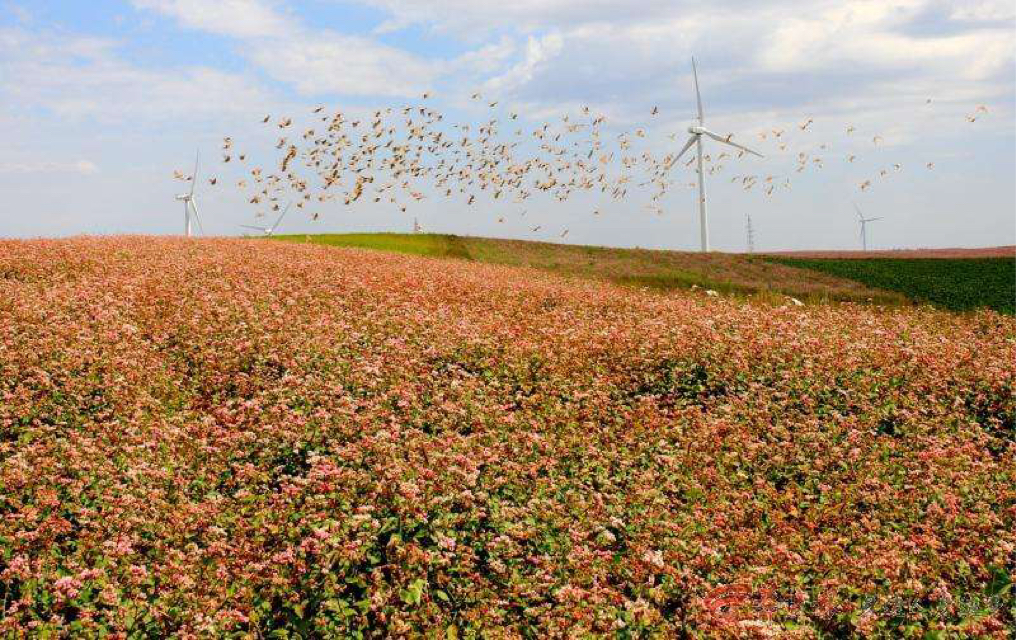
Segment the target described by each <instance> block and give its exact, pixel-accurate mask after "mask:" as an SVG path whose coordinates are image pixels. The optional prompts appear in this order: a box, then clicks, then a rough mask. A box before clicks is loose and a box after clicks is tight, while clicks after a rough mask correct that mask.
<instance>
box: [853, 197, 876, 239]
mask: <svg viewBox="0 0 1016 640" xmlns="http://www.w3.org/2000/svg"><path fill="white" fill-rule="evenodd" d="M854 211H856V212H857V218H858V220H860V222H861V250H862V251H867V250H868V223H869V222H874V221H876V220H881V219H882V218H881V217H878V218H865V217H864V214H863V213H861V208H860V207H858V206H857V203H854Z"/></svg>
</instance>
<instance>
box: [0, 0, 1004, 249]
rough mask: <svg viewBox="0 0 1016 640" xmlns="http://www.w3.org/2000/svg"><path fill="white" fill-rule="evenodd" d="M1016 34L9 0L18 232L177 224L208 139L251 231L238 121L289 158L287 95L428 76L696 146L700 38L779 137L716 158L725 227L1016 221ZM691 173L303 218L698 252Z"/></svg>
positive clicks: (887, 234)
mask: <svg viewBox="0 0 1016 640" xmlns="http://www.w3.org/2000/svg"><path fill="white" fill-rule="evenodd" d="M1014 49H1016V8H1014V5H1013V3H1012V2H1011V0H898V1H895V2H894V1H892V0H872V1H867V0H865V1H859V0H836V1H833V0H828V1H827V0H752V1H750V2H749V1H748V0H727V1H720V2H688V1H686V0H516V1H514V2H504V1H503V0H502V1H499V2H492V1H487V0H357V1H353V0H346V1H340V0H303V1H300V2H281V1H278V0H89V2H81V1H80V0H64V1H58V0H31V1H28V0H0V130H2V131H3V132H4V134H5V135H4V138H5V140H4V144H3V145H2V146H0V194H2V199H0V237H63V236H71V235H79V234H179V233H181V231H182V228H183V213H182V211H181V205H180V203H179V202H176V201H175V200H174V195H175V194H177V193H179V192H181V191H184V190H186V186H184V185H183V184H182V183H181V182H180V181H178V180H174V178H173V172H174V171H182V172H185V173H187V172H190V171H191V169H192V165H193V158H194V155H195V152H196V150H200V152H201V154H202V157H203V163H202V169H201V175H202V180H201V181H199V183H198V187H197V197H198V202H199V206H200V208H201V218H202V228H203V231H204V233H206V234H207V235H217V236H218V235H239V234H240V233H241V232H242V231H243V229H242V228H241V227H240V226H239V225H241V224H253V223H255V222H256V220H257V219H256V218H255V215H256V213H257V211H256V210H255V209H254V205H251V204H249V203H248V202H246V200H245V199H244V198H243V197H242V195H241V194H240V193H239V192H238V190H237V189H235V188H231V186H230V185H231V184H232V182H233V181H234V178H235V176H230V175H229V171H232V170H233V167H223V166H221V151H220V150H221V146H222V138H223V136H231V137H232V138H233V139H234V140H235V141H236V144H237V146H238V147H240V146H242V147H243V148H245V149H249V151H248V152H249V153H250V154H251V157H252V159H253V160H255V161H256V160H258V159H264V160H265V161H266V162H271V161H272V159H274V158H276V156H275V155H274V149H273V148H272V147H271V141H270V140H269V138H271V137H272V136H273V135H274V133H273V132H271V131H266V129H265V127H264V125H262V123H261V121H262V119H263V117H264V116H265V115H267V114H273V116H281V115H284V114H285V115H290V116H292V117H294V118H296V119H297V120H298V121H302V120H305V119H308V118H309V115H310V112H311V110H312V109H313V108H316V107H318V106H326V107H327V108H328V109H329V110H334V109H340V110H343V111H344V112H347V113H352V114H356V113H367V112H370V111H373V110H374V109H380V108H387V107H391V108H396V107H401V106H403V105H417V104H420V101H421V99H422V94H423V93H424V92H428V93H431V94H432V95H433V97H432V98H430V99H429V100H428V103H427V104H428V106H430V107H431V108H434V109H437V110H439V111H441V112H442V113H444V114H445V116H446V118H447V119H448V121H453V122H459V123H472V124H473V125H474V126H475V125H476V124H479V123H483V122H485V121H487V120H488V119H489V118H490V117H501V118H503V117H504V115H505V114H506V113H508V112H509V111H511V112H517V113H518V114H520V118H519V122H520V123H522V124H523V125H524V126H527V127H530V128H531V127H535V126H538V125H540V124H541V123H544V122H556V123H560V122H561V119H562V117H564V116H567V115H571V116H572V117H575V116H576V115H577V114H579V113H580V109H582V108H583V107H586V106H588V107H589V108H590V110H591V112H592V113H595V114H602V115H604V116H605V117H606V118H607V120H606V124H605V127H606V130H607V131H610V132H616V133H620V132H623V131H634V130H636V129H638V128H644V129H645V131H646V138H645V141H644V144H645V145H647V147H648V148H651V149H652V150H654V151H658V152H660V153H666V152H668V151H676V150H678V149H679V148H680V146H682V145H683V142H684V139H685V138H686V137H687V133H686V131H687V127H688V126H689V124H691V121H692V120H693V118H694V116H695V93H694V85H693V83H692V76H691V65H690V59H691V57H692V56H695V58H696V59H697V61H698V65H699V72H700V81H701V89H702V94H703V101H704V104H705V111H706V121H707V125H708V126H709V127H710V128H711V129H713V130H715V131H718V132H722V133H723V134H725V135H726V134H728V133H734V134H735V136H736V138H735V139H736V140H737V141H739V142H741V143H743V144H748V145H750V146H753V147H756V148H759V149H760V150H761V151H763V153H764V155H765V156H766V157H765V158H763V159H758V158H754V157H751V156H746V157H745V158H741V159H739V160H736V161H733V160H732V161H731V162H730V165H729V166H726V167H725V168H724V169H723V170H722V171H718V172H717V173H716V174H714V175H707V176H706V178H707V188H708V190H709V207H710V209H709V221H710V231H711V236H712V241H713V248H714V249H717V250H721V251H744V250H745V249H746V246H747V235H746V226H745V225H746V219H747V216H750V219H751V224H752V227H753V231H754V244H755V249H756V250H758V251H775V250H790V249H854V248H857V247H858V246H859V244H860V239H859V226H858V221H857V214H856V213H855V210H854V206H855V205H856V206H857V207H859V208H860V209H861V210H862V211H863V212H864V213H865V215H867V216H871V217H881V218H882V219H881V220H879V221H877V222H874V223H872V224H871V225H870V227H869V246H870V247H871V248H877V249H890V248H917V247H954V246H971V247H973V246H994V245H1003V244H1016V187H1014V184H1016V180H1014V176H1016V61H1014ZM474 92H481V93H482V94H483V96H484V98H485V99H484V100H483V101H482V103H481V102H480V101H475V100H470V95H472V94H473V93H474ZM487 100H490V101H494V100H496V101H498V103H499V107H498V110H497V112H496V113H494V114H492V113H491V110H490V108H489V107H488V102H487ZM654 107H655V108H657V110H658V114H657V115H651V110H652V109H653V108H654ZM809 120H811V121H812V122H811V123H810V124H808V126H807V127H806V128H805V129H801V128H800V127H801V126H802V125H803V124H804V123H806V122H808V121H809ZM848 127H849V128H852V132H851V133H847V129H848ZM773 130H783V131H786V133H785V134H784V136H783V137H782V138H781V139H782V140H783V141H784V144H786V148H785V149H780V148H779V147H778V144H777V141H776V140H775V137H774V136H773V135H772V131H773ZM761 134H765V135H766V138H765V139H763V138H762V137H761ZM876 136H877V137H878V138H877V140H876ZM707 151H713V152H714V153H718V152H719V150H718V149H716V150H713V149H711V148H708V145H707ZM799 153H806V154H807V158H808V161H807V164H808V167H807V169H806V170H804V171H801V172H798V171H797V170H796V169H797V167H798V166H799V165H798V154H799ZM850 156H854V160H853V161H849V160H848V158H849V157H850ZM815 158H820V159H821V161H820V162H819V163H816V162H814V159H815ZM896 165H899V166H898V167H897V166H896ZM883 170H884V171H886V175H885V176H882V175H881V172H882V171H883ZM681 171H682V173H680V174H679V175H678V176H677V178H676V179H675V185H674V188H673V189H671V190H670V192H669V193H668V195H667V196H666V197H665V198H664V200H663V201H662V202H661V203H660V210H659V211H656V210H651V209H649V208H647V206H646V204H647V202H648V201H649V197H650V195H651V193H650V191H648V190H642V191H641V192H640V191H639V190H638V189H635V188H634V187H633V189H632V193H631V194H630V195H629V196H628V197H627V198H626V199H625V200H624V201H621V202H617V201H614V200H612V199H610V198H607V197H605V196H603V195H602V194H599V192H591V193H586V194H581V195H579V196H577V197H575V198H573V199H570V200H568V201H566V202H558V201H555V200H551V199H544V200H541V199H539V198H535V199H533V200H532V201H529V202H526V203H524V205H523V204H519V203H512V202H495V201H492V200H489V199H483V198H481V199H478V201H477V202H476V203H474V204H473V205H471V206H470V205H467V204H466V202H465V200H464V198H461V197H460V198H450V199H446V198H442V197H439V196H438V194H437V193H431V192H428V194H427V197H426V198H424V200H422V201H420V202H419V203H414V204H412V205H411V206H410V207H409V208H408V210H407V211H406V212H402V211H400V210H399V208H398V207H395V206H394V205H390V204H386V203H381V204H374V203H373V202H370V203H365V204H362V205H355V206H352V207H346V206H344V205H343V204H342V203H341V202H337V203H336V202H331V203H328V204H327V206H323V207H321V208H319V210H318V211H317V212H318V213H319V214H320V217H319V219H317V220H316V221H315V220H312V219H311V216H310V212H309V210H305V211H298V212H295V213H292V214H290V215H289V216H287V219H286V220H285V221H284V224H283V225H282V227H281V229H280V232H290V233H326V232H348V231H402V232H405V231H409V230H410V229H411V228H412V226H413V220H414V218H416V219H418V220H419V222H420V224H421V225H422V226H423V228H424V229H425V230H427V231H433V232H441V233H457V234H464V235H475V236H488V237H506V238H520V239H532V240H544V241H562V242H563V241H567V242H571V243H578V244H596V245H609V246H641V247H646V248H662V249H677V250H693V249H696V248H697V247H698V242H699V240H698V238H699V235H698V234H699V231H698V212H697V197H696V192H695V190H694V189H693V188H691V187H690V186H689V184H690V183H693V182H694V180H695V175H694V174H693V173H692V170H691V169H683V168H682V170H681ZM220 172H221V173H222V174H223V179H222V180H221V181H220V184H219V185H218V186H217V187H212V186H211V185H210V184H209V183H208V182H207V177H208V176H209V175H218V174H219V173H220ZM748 174H752V175H757V176H759V178H760V180H764V179H765V178H766V177H767V176H773V182H774V183H775V184H777V185H779V187H778V188H776V189H774V192H773V194H772V195H769V196H767V195H766V194H765V192H764V190H763V188H760V187H756V188H754V189H752V190H748V191H746V190H744V189H743V188H742V187H741V183H740V181H738V180H736V179H734V176H740V175H748ZM867 180H871V185H870V186H869V187H866V188H865V189H863V190H862V189H861V188H860V185H861V184H862V183H863V182H865V181H867ZM788 181H789V182H788ZM594 210H596V211H599V212H600V214H599V215H593V214H592V212H593V211H594ZM522 211H525V212H526V215H525V217H522V215H521V214H522ZM501 218H503V219H504V222H498V220H499V219H501ZM537 224H539V225H540V226H541V230H540V231H537V232H534V231H532V228H533V226H535V225H537ZM565 229H567V230H568V231H569V233H568V235H567V237H566V238H565V239H564V240H562V239H561V235H560V234H561V233H562V232H563V231H564V230H565Z"/></svg>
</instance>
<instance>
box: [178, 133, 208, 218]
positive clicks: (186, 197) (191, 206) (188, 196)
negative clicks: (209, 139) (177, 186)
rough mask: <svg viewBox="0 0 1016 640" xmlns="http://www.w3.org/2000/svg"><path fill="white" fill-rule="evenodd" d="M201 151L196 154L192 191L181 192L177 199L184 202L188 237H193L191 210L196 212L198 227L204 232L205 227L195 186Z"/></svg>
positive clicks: (184, 216)
mask: <svg viewBox="0 0 1016 640" xmlns="http://www.w3.org/2000/svg"><path fill="white" fill-rule="evenodd" d="M199 154H200V151H199V152H198V153H196V154H194V173H193V174H192V175H191V186H190V192H188V193H181V194H179V195H178V196H176V199H177V200H180V201H182V202H183V230H184V233H185V234H186V235H187V237H188V238H189V237H191V212H192V211H193V212H194V220H196V221H197V223H198V227H201V232H202V233H204V227H202V226H201V218H200V216H198V205H197V201H196V200H195V199H194V187H196V186H197V184H198V160H199Z"/></svg>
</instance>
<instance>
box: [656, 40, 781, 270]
mask: <svg viewBox="0 0 1016 640" xmlns="http://www.w3.org/2000/svg"><path fill="white" fill-rule="evenodd" d="M691 71H692V74H693V75H694V76H695V100H696V102H697V103H698V124H697V125H692V126H690V127H688V133H690V134H691V137H690V138H688V142H687V143H685V145H684V148H683V149H681V152H680V153H679V154H677V158H675V159H674V162H675V163H676V162H677V161H678V160H680V159H681V156H683V155H684V154H685V152H687V151H688V149H691V147H692V145H695V146H696V152H697V154H698V188H699V232H700V235H701V238H702V251H709V219H708V218H707V217H706V179H705V175H704V173H703V171H702V136H708V137H710V138H712V139H713V140H716V141H717V142H721V143H723V144H726V145H730V146H732V147H735V148H737V149H740V150H742V151H744V152H745V153H751V154H754V155H756V156H758V157H760V158H764V157H765V156H763V155H762V154H761V153H758V152H757V151H752V150H751V149H749V148H748V147H745V146H743V145H739V144H737V143H736V142H731V138H733V137H734V134H730V135H728V136H721V135H720V134H718V133H714V132H712V131H710V130H709V129H706V128H705V116H704V115H703V113H702V94H701V93H699V84H698V68H697V67H696V66H695V58H692V59H691Z"/></svg>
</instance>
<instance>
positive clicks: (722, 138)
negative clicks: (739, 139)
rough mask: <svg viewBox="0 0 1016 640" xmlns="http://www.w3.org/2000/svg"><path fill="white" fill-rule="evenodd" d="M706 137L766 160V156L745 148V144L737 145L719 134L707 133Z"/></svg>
mask: <svg viewBox="0 0 1016 640" xmlns="http://www.w3.org/2000/svg"><path fill="white" fill-rule="evenodd" d="M706 135H707V136H709V137H710V138H712V139H713V140H715V141H717V142H722V143H723V144H729V145H730V146H732V147H737V148H738V149H740V150H741V151H744V152H746V153H751V154H754V155H756V156H758V157H760V158H764V157H765V156H764V155H762V154H761V153H759V152H758V151H754V150H752V149H749V148H748V147H746V146H744V145H743V144H737V143H736V142H731V141H730V139H729V138H724V137H723V136H721V135H717V134H715V133H713V132H712V131H706Z"/></svg>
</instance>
